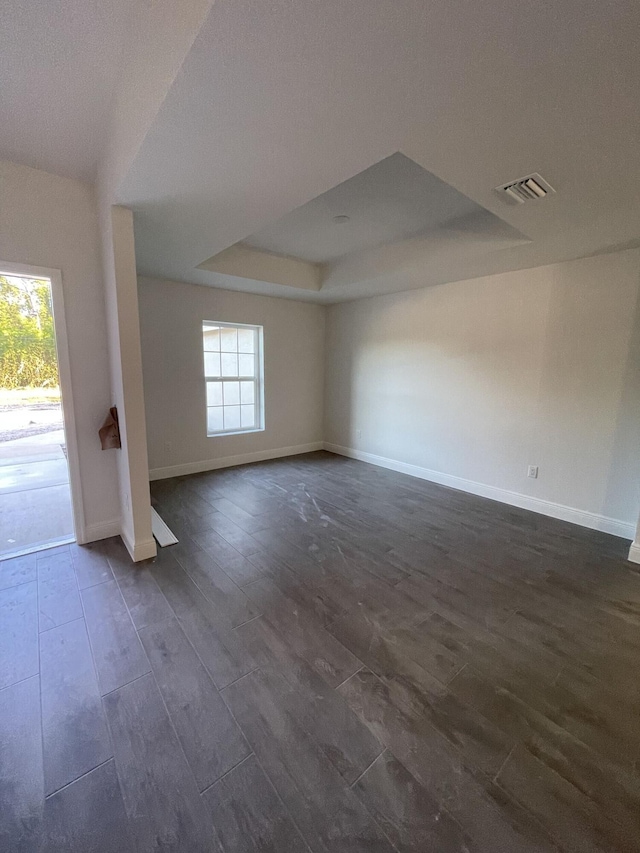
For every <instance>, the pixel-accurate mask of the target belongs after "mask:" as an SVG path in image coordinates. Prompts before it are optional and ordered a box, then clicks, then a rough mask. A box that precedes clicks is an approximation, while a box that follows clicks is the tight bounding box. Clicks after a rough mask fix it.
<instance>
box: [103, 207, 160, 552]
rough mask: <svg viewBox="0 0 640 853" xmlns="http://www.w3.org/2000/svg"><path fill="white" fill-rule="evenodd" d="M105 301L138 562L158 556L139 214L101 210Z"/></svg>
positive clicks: (125, 496)
mask: <svg viewBox="0 0 640 853" xmlns="http://www.w3.org/2000/svg"><path fill="white" fill-rule="evenodd" d="M100 236H101V241H102V270H103V280H104V298H105V305H106V314H107V330H108V337H109V356H110V358H109V364H110V375H111V390H112V394H113V399H114V403H115V405H116V406H117V408H118V420H119V425H120V436H121V441H122V448H121V449H120V450H118V451H117V455H116V461H117V466H118V489H119V497H120V530H119V532H120V535H121V536H122V539H123V541H124V543H125V545H126V546H127V550H128V551H129V553H130V554H131V557H132V559H133V560H136V561H138V560H145V559H148V558H150V557H154V556H155V554H156V543H155V540H154V538H153V536H152V533H151V497H150V495H149V468H148V465H147V436H146V427H145V407H144V398H143V391H142V356H141V352H140V324H139V319H138V284H137V275H136V258H135V245H134V236H133V214H132V213H131V211H130V210H127V209H126V208H124V207H118V206H111V205H109V204H101V205H100Z"/></svg>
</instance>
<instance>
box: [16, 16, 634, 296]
mask: <svg viewBox="0 0 640 853" xmlns="http://www.w3.org/2000/svg"><path fill="white" fill-rule="evenodd" d="M0 2H3V25H4V26H3V35H2V39H3V40H4V41H3V43H2V59H1V60H0V63H1V64H0V73H2V89H1V92H0V108H1V109H2V115H3V119H4V121H3V122H2V125H1V126H0V154H1V155H2V156H4V157H8V158H10V159H15V160H19V161H20V162H26V163H29V164H30V165H36V166H39V167H41V168H45V169H50V170H51V171H55V172H59V173H61V174H74V175H76V176H84V177H87V176H90V175H91V174H92V173H93V171H94V169H95V163H96V158H97V157H98V155H99V152H100V150H101V148H100V141H101V140H100V136H101V133H102V129H103V128H104V126H105V125H104V122H105V120H106V117H107V114H108V109H109V101H110V94H111V93H112V92H113V90H114V84H115V80H116V77H117V75H118V65H119V64H121V65H122V67H126V63H121V59H122V51H125V52H126V51H127V50H129V49H131V50H133V49H134V48H135V44H136V43H138V44H140V43H145V44H146V41H145V32H144V26H142V27H140V26H138V30H142V31H136V27H134V26H131V24H130V21H131V16H132V15H133V14H134V8H132V7H131V4H130V3H129V2H125V0H105V2H103V3H102V4H97V3H96V2H95V0H82V2H81V0H49V2H48V3H45V2H44V0H37V2H36V3H35V8H36V10H37V14H36V11H35V10H34V4H26V3H18V2H17V0H0ZM144 2H147V0H135V1H134V7H135V6H136V4H137V3H144ZM176 3H177V0H155V4H154V6H153V8H154V10H155V13H154V14H155V15H156V16H162V15H163V14H167V15H168V14H169V13H170V12H171V13H174V10H177V7H176V6H175V4H176ZM136 20H138V18H137V19H136ZM140 20H144V15H143V16H141V17H140ZM128 27H129V28H130V29H131V32H130V33H129V34H127V28H128ZM198 27H199V32H198V34H197V36H196V37H195V40H194V41H193V43H192V44H191V43H190V49H189V50H188V52H187V53H186V57H185V58H184V61H182V58H181V59H180V64H179V71H178V73H177V74H176V76H175V79H172V82H171V84H170V85H169V84H168V85H167V87H166V88H167V91H166V97H164V100H163V101H162V102H161V105H160V106H159V108H158V109H157V112H155V118H153V116H151V117H150V119H149V122H145V127H146V128H148V129H147V130H146V134H145V135H144V138H143V139H142V141H141V144H139V145H138V144H136V151H135V152H134V154H135V156H134V155H132V162H131V164H130V165H129V164H128V165H127V170H128V171H127V172H126V174H125V175H124V176H123V178H122V180H120V181H119V183H118V192H117V198H116V199H115V200H116V201H117V202H118V203H120V204H125V205H127V206H130V207H131V208H132V209H133V210H134V214H135V228H136V250H137V259H138V267H139V270H140V271H141V272H143V273H145V274H148V275H152V276H155V277H161V278H167V279H176V280H181V281H191V282H195V283H199V284H204V285H211V286H216V287H227V288H234V289H240V290H246V291H252V292H259V293H267V294H273V295H279V296H286V297H294V298H300V299H310V300H316V301H321V302H335V301H340V300H345V299H353V298H358V297H363V296H371V295H375V294H377V293H385V292H390V291H396V290H407V289H411V288H416V287H424V286H428V285H434V284H440V283H444V282H448V281H455V280H459V279H463V278H472V277H475V276H481V275H487V274H491V273H496V272H503V271H506V270H513V269H522V268H526V267H534V266H538V265H541V264H546V263H552V262H556V261H561V260H567V259H570V258H575V257H580V256H584V255H589V254H593V253H596V252H606V251H608V250H610V249H612V248H613V247H616V246H621V245H624V246H630V245H637V244H638V242H640V171H639V170H638V169H637V168H636V164H637V163H638V161H639V159H640V156H639V155H640V98H638V92H639V91H640V63H639V62H638V55H640V4H638V3H637V1H636V0H610V2H608V3H601V2H597V0H587V2H585V1H584V0H563V2H562V3H553V2H551V0H543V2H539V3H530V2H524V0H522V2H521V0H516V2H514V0H473V2H472V0H430V2H428V3H427V2H425V0H351V2H349V3H345V2H344V0H323V2H322V3H318V2H317V0H216V2H215V3H213V5H212V6H211V8H210V10H209V11H208V14H207V15H206V17H205V16H204V15H203V23H202V25H201V26H200V23H199V22H198ZM128 40H129V41H128ZM127 44H130V45H131V48H127ZM124 82H125V84H126V80H125V81H124ZM120 84H121V85H122V79H121V80H120ZM154 110H155V107H154ZM399 152H400V153H401V154H402V155H404V157H405V158H408V160H409V161H413V162H414V163H415V164H417V165H418V166H419V167H421V168H422V169H424V170H425V171H426V172H428V173H430V175H431V176H435V177H434V183H433V185H432V186H431V187H430V188H426V187H425V193H427V195H430V201H429V200H427V201H426V202H425V209H427V208H436V209H437V208H439V207H440V206H441V205H442V206H445V205H446V203H447V202H446V201H445V199H444V198H441V197H440V196H439V195H438V189H437V187H438V186H440V182H442V184H444V185H446V186H447V187H448V188H450V189H451V188H453V190H454V191H456V192H457V193H460V194H461V195H462V196H463V197H465V198H466V199H468V200H470V202H471V203H473V204H474V205H477V206H478V207H479V208H480V209H482V210H483V211H485V214H484V215H478V217H477V218H476V219H475V220H474V221H470V220H469V219H468V218H467V220H466V221H463V220H464V217H462V219H461V220H460V222H459V223H458V226H459V227H451V223H448V225H447V227H445V223H443V222H442V221H439V222H437V223H436V224H434V227H432V228H431V229H430V230H427V231H423V232H417V233H414V234H411V233H410V232H411V221H410V220H411V216H409V220H407V218H406V217H407V208H406V206H405V207H404V208H403V210H399V209H398V207H397V205H394V203H393V189H394V188H393V187H390V188H388V189H389V192H388V204H387V208H386V210H385V208H384V205H382V206H381V205H379V204H378V205H377V208H376V209H375V210H374V207H376V205H373V206H372V208H371V209H370V210H368V211H366V210H365V209H363V210H361V211H359V212H358V213H356V215H354V217H352V219H351V220H350V222H349V223H348V224H347V226H340V227H348V226H351V227H352V233H351V236H348V235H347V233H346V232H345V235H344V237H341V238H340V240H344V245H343V247H342V248H345V247H346V248H345V253H344V254H343V253H341V252H342V249H341V248H340V247H339V246H338V247H337V248H336V246H337V243H338V241H337V240H335V239H334V238H331V239H330V240H328V241H327V237H326V236H323V233H324V229H325V224H324V223H321V222H320V220H321V217H320V216H319V214H320V213H321V212H322V204H323V202H322V198H323V194H325V193H327V191H330V190H332V189H333V188H337V187H339V186H340V185H343V186H344V182H345V181H348V180H349V179H351V178H354V176H358V175H360V176H361V175H362V173H365V172H366V170H367V169H369V168H370V167H372V166H374V167H375V164H380V163H381V161H385V159H386V158H389V157H391V155H397V156H398V153H399ZM532 172H539V173H540V174H541V175H543V176H544V177H545V178H546V179H547V180H548V181H549V183H550V184H551V185H552V186H553V187H554V188H555V190H556V191H557V192H556V194H555V195H553V196H550V197H548V198H545V199H544V200H541V201H532V202H530V203H527V204H524V205H517V206H510V205H508V204H506V203H505V202H504V201H503V200H501V199H500V197H499V195H498V194H497V193H496V192H495V189H494V188H495V187H497V186H500V185H502V184H505V183H506V182H508V181H512V180H516V179H518V178H521V177H522V176H523V175H527V174H530V173H532ZM357 180H358V179H356V181H357ZM334 193H335V195H336V197H339V193H340V190H335V191H334ZM328 197H332V196H331V195H329V196H324V198H325V199H326V198H328ZM314 200H315V202H314ZM309 203H311V204H309ZM306 205H308V207H305V206H306ZM410 206H411V205H409V207H410ZM364 207H365V208H366V204H365V206H364ZM292 211H297V213H295V214H292ZM314 211H315V214H317V215H318V218H317V219H316V220H315V222H316V224H315V226H313V227H312V224H313V221H314V220H313V216H312V215H311V214H313V212H314ZM309 212H310V216H311V219H310V220H308V221H307V219H306V218H305V217H306V215H307V213H309ZM341 212H344V211H342V210H341V211H338V213H341ZM327 213H331V214H332V215H336V214H333V208H331V209H328V210H327ZM365 213H366V214H367V215H368V216H369V221H368V223H367V226H366V228H363V232H366V233H365V234H363V233H361V234H360V235H359V236H358V234H357V233H356V232H357V230H358V229H357V228H356V227H355V226H357V225H358V223H357V222H354V220H357V219H358V217H359V216H363V217H364V216H365ZM442 216H443V217H445V218H446V216H445V213H444V212H442ZM490 216H491V217H493V219H494V220H496V219H497V220H500V221H501V222H502V223H503V225H504V233H503V239H502V238H501V239H497V238H496V234H495V233H493V232H492V226H491V224H490V223H491V222H492V221H493V220H490V219H489V217H490ZM472 218H473V217H472ZM362 221H363V222H364V219H363V220H362ZM305 223H306V224H305ZM310 223H311V224H310ZM285 225H286V227H285ZM376 228H378V229H379V230H378V231H377V232H376V234H377V235H378V236H375V235H374V232H375V231H376ZM311 232H313V235H312V234H311ZM514 233H515V234H518V235H522V238H521V239H513V234H514ZM251 235H253V237H252V236H251ZM509 235H511V237H509ZM365 236H366V239H364V237H365ZM378 237H380V239H382V240H383V242H380V240H379V239H378ZM387 237H389V238H390V240H391V241H390V242H385V240H386V239H387ZM391 238H392V239H391ZM247 240H248V241H249V243H251V242H252V241H253V243H254V244H255V245H253V247H250V248H251V249H252V251H255V252H257V251H260V250H261V249H262V250H264V248H266V247H272V248H271V249H270V251H272V250H273V247H280V251H285V253H287V254H288V253H289V252H290V251H293V252H294V253H295V252H298V253H301V255H302V256H305V257H307V258H321V259H324V260H325V266H326V267H327V268H326V269H325V270H324V274H323V276H322V281H321V284H320V286H318V287H314V286H305V287H296V286H292V285H284V284H279V283H276V282H274V281H271V280H263V279H261V278H260V277H259V275H260V271H259V266H260V265H259V264H258V263H254V266H253V268H255V270H256V273H255V274H256V275H258V277H257V278H249V277H240V276H238V275H232V274H229V273H228V272H218V271H216V270H215V269H212V268H206V267H207V266H209V265H208V261H207V259H211V258H212V257H213V256H216V255H218V254H219V253H221V252H223V251H225V250H228V249H230V247H233V246H235V245H237V244H243V241H247ZM299 256H300V254H298V255H295V257H299ZM226 257H227V264H228V265H229V264H230V266H229V269H233V268H234V264H235V263H236V261H237V258H235V256H234V258H232V259H231V260H229V258H228V256H226ZM255 260H256V259H255V258H254V261H255ZM202 265H204V267H203V266H202ZM274 265H275V262H272V263H271V267H273V266H274ZM291 270H293V267H291V269H290V272H291ZM291 274H292V275H293V272H291ZM272 278H277V276H272ZM309 282H310V284H311V285H313V279H312V278H310V279H309Z"/></svg>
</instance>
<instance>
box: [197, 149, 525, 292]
mask: <svg viewBox="0 0 640 853" xmlns="http://www.w3.org/2000/svg"><path fill="white" fill-rule="evenodd" d="M479 239H480V240H481V242H482V246H483V250H484V251H485V252H487V251H490V250H491V249H493V250H496V249H503V248H505V247H506V246H517V245H520V244H521V243H524V242H527V238H526V237H524V236H523V235H522V234H520V233H519V232H517V231H516V230H515V229H514V228H512V227H511V226H510V225H508V224H507V223H506V222H503V221H502V220H501V219H499V218H498V217H497V216H495V215H494V214H493V213H490V212H489V211H488V210H485V209H484V208H482V207H480V205H478V204H476V203H475V202H473V201H471V199H469V198H467V197H466V196H464V195H462V193H459V192H458V191H457V190H455V189H454V188H453V187H450V186H448V185H447V184H445V183H444V182H443V181H441V180H439V179H438V178H436V177H435V175H432V174H430V173H429V172H427V171H426V170H425V169H423V168H422V167H421V166H418V164H417V163H414V162H413V160H410V159H409V158H408V157H405V156H404V154H400V153H396V154H392V155H391V156H390V157H386V158H385V159H384V160H382V161H381V162H380V163H376V164H375V165H373V166H370V167H369V168H368V169H365V170H364V171H363V172H360V173H359V174H358V175H354V177H352V178H349V179H348V180H346V181H343V182H342V183H341V184H338V186H337V187H333V188H332V189H330V190H327V192H325V193H322V195H320V196H318V197H317V198H315V199H312V200H311V201H308V202H307V203H306V204H303V205H302V206H301V207H298V208H296V209H295V210H292V211H291V213H288V214H286V215H285V216H283V217H282V218H281V219H279V220H278V221H277V222H274V223H273V224H271V225H267V227H266V228H263V229H261V230H260V231H258V232H257V233H256V234H251V235H250V236H249V237H247V238H246V239H245V240H243V241H242V242H240V243H236V244H235V245H234V246H232V247H231V248H228V249H224V250H223V251H222V252H220V253H218V254H217V255H214V256H213V257H212V258H209V259H207V260H206V261H205V262H204V263H202V264H200V266H199V269H204V270H209V271H211V272H216V273H219V274H222V275H225V276H230V277H235V278H239V279H249V280H261V281H263V282H269V283H273V284H282V285H286V286H288V287H298V288H304V289H310V290H322V288H323V286H324V285H325V283H326V282H328V281H329V280H330V279H331V278H332V277H335V272H336V270H338V269H340V268H341V262H342V263H344V262H345V261H347V262H348V261H349V260H351V259H354V258H358V257H361V256H362V255H363V254H364V253H368V252H370V251H371V250H375V249H379V250H380V249H382V250H390V249H392V250H394V251H396V252H402V253H406V252H407V250H408V249H409V248H410V247H415V246H416V245H418V244H420V242H423V243H424V242H425V241H428V242H429V244H430V247H431V250H432V251H433V248H434V246H436V245H439V246H440V247H441V248H444V249H445V250H448V251H455V252H458V253H459V252H460V251H461V250H463V249H464V248H466V247H468V244H469V243H471V244H473V250H474V251H477V242H478V240H479Z"/></svg>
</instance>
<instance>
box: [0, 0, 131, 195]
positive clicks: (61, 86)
mask: <svg viewBox="0 0 640 853" xmlns="http://www.w3.org/2000/svg"><path fill="white" fill-rule="evenodd" d="M142 2H144V0H100V2H99V0H46V2H45V0H39V1H38V2H31V0H29V2H26V0H0V19H1V20H2V27H1V28H0V116H1V117H2V122H1V124H0V157H2V158H3V159H6V160H14V161H16V162H19V163H23V164H25V165H27V166H34V167H36V168H39V169H44V170H45V171H49V172H54V173H55V174H59V175H64V176H66V177H74V178H80V179H83V180H92V179H93V178H94V176H95V171H96V167H97V162H98V158H99V155H100V151H101V148H102V144H103V133H104V130H105V128H106V126H107V117H108V113H109V108H110V105H111V96H112V94H113V90H114V87H115V83H116V80H117V76H118V71H119V68H120V64H121V61H122V54H123V50H124V49H125V45H126V43H127V39H128V36H129V32H130V29H131V23H132V20H133V18H134V16H135V14H136V10H137V8H138V7H139V5H140V4H141V3H142Z"/></svg>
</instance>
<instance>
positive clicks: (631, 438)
mask: <svg viewBox="0 0 640 853" xmlns="http://www.w3.org/2000/svg"><path fill="white" fill-rule="evenodd" d="M638 278H639V284H638V296H637V299H636V304H635V309H634V312H633V322H632V325H631V336H630V339H629V350H628V356H627V363H626V367H625V370H624V377H623V380H622V390H621V394H620V402H619V405H618V415H617V417H616V423H615V432H614V441H613V452H612V454H611V464H610V466H609V478H608V483H607V489H606V493H605V498H604V504H603V512H604V511H605V510H606V511H607V514H608V515H611V516H612V517H613V518H626V517H628V516H629V515H630V516H631V518H632V520H634V521H635V520H636V519H637V518H638V516H640V443H639V442H638V431H639V426H638V425H640V272H639V273H638ZM630 462H631V465H632V470H631V471H629V472H627V476H626V477H625V476H624V474H625V469H626V468H627V467H628V466H629V463H630ZM629 475H630V476H629ZM621 482H627V483H629V490H628V492H625V491H621V490H620V483H621Z"/></svg>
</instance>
